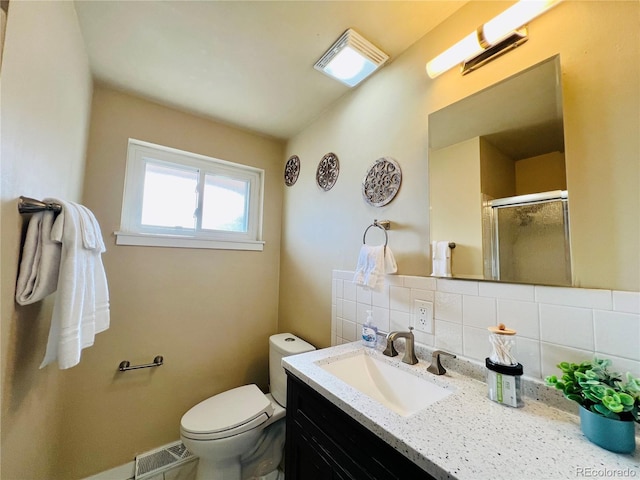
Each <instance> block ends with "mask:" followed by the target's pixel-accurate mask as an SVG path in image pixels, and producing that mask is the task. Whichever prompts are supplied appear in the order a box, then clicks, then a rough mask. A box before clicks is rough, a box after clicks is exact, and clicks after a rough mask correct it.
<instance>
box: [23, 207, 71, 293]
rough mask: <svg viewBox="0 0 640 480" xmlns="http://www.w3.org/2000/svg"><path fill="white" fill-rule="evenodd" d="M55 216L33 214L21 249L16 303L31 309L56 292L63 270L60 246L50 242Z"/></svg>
mask: <svg viewBox="0 0 640 480" xmlns="http://www.w3.org/2000/svg"><path fill="white" fill-rule="evenodd" d="M53 218H54V213H53V212H52V211H44V212H37V213H34V214H33V215H32V217H31V219H30V220H29V226H28V227H27V236H26V238H25V242H24V246H23V247H22V261H21V262H20V273H19V274H18V282H17V284H16V302H18V304H20V305H29V304H31V303H35V302H39V301H40V300H42V299H43V298H45V297H46V296H47V295H50V294H51V293H53V292H55V291H56V288H57V286H58V271H59V269H60V254H61V248H62V246H61V244H60V242H57V241H54V240H52V239H51V229H52V226H53Z"/></svg>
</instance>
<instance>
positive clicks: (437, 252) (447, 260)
mask: <svg viewBox="0 0 640 480" xmlns="http://www.w3.org/2000/svg"><path fill="white" fill-rule="evenodd" d="M449 243H450V242H449V241H448V240H447V241H437V242H431V259H432V268H433V270H432V272H433V273H431V276H432V277H450V276H451V248H450V247H449Z"/></svg>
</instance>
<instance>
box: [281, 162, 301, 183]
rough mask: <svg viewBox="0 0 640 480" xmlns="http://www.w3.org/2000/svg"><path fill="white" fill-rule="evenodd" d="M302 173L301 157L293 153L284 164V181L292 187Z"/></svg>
mask: <svg viewBox="0 0 640 480" xmlns="http://www.w3.org/2000/svg"><path fill="white" fill-rule="evenodd" d="M299 174H300V158H299V157H298V156H297V155H291V156H290V157H289V160H287V164H286V165H285V166H284V183H285V185H286V186H287V187H290V186H291V185H293V184H294V183H296V181H297V180H298V175H299Z"/></svg>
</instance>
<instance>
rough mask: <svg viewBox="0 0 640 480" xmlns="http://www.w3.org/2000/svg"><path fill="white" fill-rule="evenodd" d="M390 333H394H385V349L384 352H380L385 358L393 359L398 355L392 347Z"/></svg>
mask: <svg viewBox="0 0 640 480" xmlns="http://www.w3.org/2000/svg"><path fill="white" fill-rule="evenodd" d="M392 333H394V332H389V333H387V348H385V349H384V352H382V354H383V355H386V356H387V357H395V356H397V355H398V351H397V350H396V347H395V346H394V345H393V340H392V339H391V338H390V337H391V334H392Z"/></svg>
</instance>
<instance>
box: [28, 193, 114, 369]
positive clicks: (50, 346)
mask: <svg viewBox="0 0 640 480" xmlns="http://www.w3.org/2000/svg"><path fill="white" fill-rule="evenodd" d="M45 201H54V202H56V203H59V204H60V205H62V212H60V214H59V215H58V217H57V218H56V220H55V222H54V224H53V227H52V240H54V241H58V242H59V243H60V244H61V246H62V251H61V258H60V273H59V275H58V293H57V296H56V300H55V304H54V307H53V316H52V318H51V328H50V330H49V340H48V342H47V351H46V353H45V356H44V360H43V361H42V364H41V365H40V368H43V367H45V366H46V365H48V364H49V363H51V362H53V361H54V360H57V362H58V367H59V368H60V369H67V368H71V367H73V366H75V365H77V364H78V363H79V362H80V354H81V350H82V349H84V348H86V347H89V346H91V345H93V342H94V337H95V335H96V334H97V333H100V332H102V331H104V330H106V329H107V328H109V289H108V286H107V277H106V274H105V271H104V266H103V264H102V258H101V254H102V252H104V251H105V247H104V242H103V240H102V233H101V231H100V226H99V224H98V222H97V220H96V219H95V216H94V215H93V213H91V211H90V210H89V209H87V208H86V207H84V206H82V205H78V204H76V203H72V202H65V201H61V200H55V199H46V200H45Z"/></svg>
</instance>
